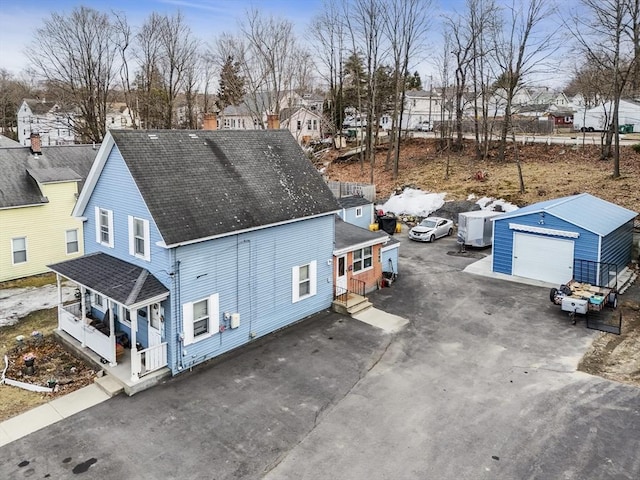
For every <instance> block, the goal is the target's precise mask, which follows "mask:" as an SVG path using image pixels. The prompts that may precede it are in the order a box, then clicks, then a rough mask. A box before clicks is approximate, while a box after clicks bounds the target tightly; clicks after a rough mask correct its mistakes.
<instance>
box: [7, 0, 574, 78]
mask: <svg viewBox="0 0 640 480" xmlns="http://www.w3.org/2000/svg"><path fill="white" fill-rule="evenodd" d="M432 1H433V4H434V6H435V7H434V24H433V29H434V32H433V35H432V36H431V38H432V41H433V42H440V41H441V37H442V35H441V33H440V32H441V27H440V25H439V19H440V18H441V16H440V14H442V13H443V12H444V9H446V10H451V9H454V8H456V7H462V6H463V5H464V3H465V2H464V0H432ZM566 1H567V2H570V3H573V2H575V0H566ZM498 3H510V2H509V0H502V1H501V0H498ZM0 4H1V6H0V68H4V69H6V70H9V71H10V72H11V73H13V74H14V75H19V74H20V73H21V72H22V71H24V69H25V68H26V67H27V59H26V57H25V54H24V52H25V50H26V49H27V48H28V47H29V46H30V45H31V40H32V36H33V34H34V32H35V30H36V29H37V28H38V27H40V26H42V25H43V20H44V19H46V18H49V16H50V15H51V13H52V12H54V11H55V12H57V13H62V14H64V13H69V12H71V11H72V10H73V8H74V7H77V6H80V5H85V6H88V7H91V8H95V9H96V10H99V11H102V12H109V11H110V10H116V11H124V12H126V14H127V19H128V21H129V23H130V24H131V25H132V26H133V27H137V26H140V25H141V24H142V23H143V22H144V21H145V20H146V18H147V17H148V16H149V14H150V13H151V12H158V13H160V14H165V13H166V14H174V13H175V12H177V11H178V10H180V12H182V14H183V15H184V17H185V19H186V23H187V24H188V25H189V27H190V28H191V30H192V31H193V33H194V34H195V35H196V36H197V37H198V38H199V39H201V40H202V41H204V42H212V41H213V39H214V38H215V37H216V36H217V35H218V34H220V33H221V32H223V31H225V32H234V31H235V30H236V27H237V23H238V20H239V19H241V18H243V17H244V13H245V12H246V10H247V9H249V8H251V7H256V8H258V9H259V10H261V11H263V12H266V13H271V14H274V15H276V16H280V17H284V18H287V19H288V20H290V21H292V22H293V23H294V25H295V29H296V33H297V35H298V37H299V38H300V39H301V40H303V41H304V39H305V37H307V38H311V35H310V34H309V33H308V25H309V23H310V20H311V18H312V17H313V16H314V15H316V14H318V13H319V12H320V11H321V10H322V4H323V1H322V0H304V1H301V0H109V1H108V2H107V1H105V0H101V1H96V0H84V1H78V0H57V1H55V2H53V1H51V0H29V1H16V0H14V1H11V0H0ZM310 50H311V51H313V48H311V49H310ZM430 51H431V52H435V51H439V49H438V48H436V47H431V48H430ZM435 68H436V67H434V66H433V65H432V64H430V63H429V62H428V61H422V62H420V63H419V64H417V65H415V68H413V69H412V70H418V71H419V73H420V74H421V76H422V80H423V85H424V86H425V88H427V87H428V85H427V84H428V82H429V80H428V78H429V75H434V81H435V78H436V77H437V73H436V71H435V70H434V69H435ZM549 80H550V82H551V83H558V81H557V80H552V79H549Z"/></svg>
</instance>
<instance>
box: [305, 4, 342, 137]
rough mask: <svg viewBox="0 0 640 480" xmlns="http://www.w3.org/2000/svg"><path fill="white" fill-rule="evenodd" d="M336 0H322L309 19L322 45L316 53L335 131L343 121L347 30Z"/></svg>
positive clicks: (331, 123) (331, 124)
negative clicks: (324, 82) (318, 10)
mask: <svg viewBox="0 0 640 480" xmlns="http://www.w3.org/2000/svg"><path fill="white" fill-rule="evenodd" d="M338 1H339V0H327V1H325V2H324V5H323V7H324V8H323V11H322V13H321V14H320V15H318V16H317V17H315V18H314V19H313V21H312V23H311V31H312V32H313V35H314V37H315V39H316V40H317V41H318V42H319V44H320V45H321V46H322V48H321V49H320V51H319V52H318V57H319V59H320V62H321V64H322V66H323V69H322V71H321V75H322V77H323V78H324V80H325V81H326V82H327V85H328V87H329V92H328V97H329V98H328V110H329V112H328V114H329V117H330V122H329V125H330V128H331V130H332V133H333V134H334V135H335V134H337V133H338V132H339V131H340V128H341V127H342V122H343V121H344V107H345V105H344V97H343V90H344V57H345V52H346V47H345V44H346V40H347V39H346V32H345V25H344V22H343V20H342V15H341V10H340V7H339V5H338Z"/></svg>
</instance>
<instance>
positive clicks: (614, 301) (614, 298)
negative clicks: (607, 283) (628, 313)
mask: <svg viewBox="0 0 640 480" xmlns="http://www.w3.org/2000/svg"><path fill="white" fill-rule="evenodd" d="M608 301H609V306H610V307H611V308H618V295H616V294H615V292H611V293H610V294H609V299H608Z"/></svg>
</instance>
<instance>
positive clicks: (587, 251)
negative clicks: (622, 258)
mask: <svg viewBox="0 0 640 480" xmlns="http://www.w3.org/2000/svg"><path fill="white" fill-rule="evenodd" d="M539 221H540V215H539V214H538V213H537V212H536V213H531V214H529V215H523V216H519V217H514V218H504V219H501V218H498V219H496V220H495V221H494V226H493V271H494V272H498V273H506V274H507V275H511V272H512V267H513V264H512V260H513V234H514V230H511V229H509V223H516V224H519V225H527V226H533V227H542V228H549V229H554V230H563V231H567V232H578V233H579V234H580V236H579V237H578V238H575V239H574V238H572V239H570V240H573V241H574V258H580V259H582V260H591V261H598V260H599V255H598V243H599V237H598V235H596V234H594V233H592V232H589V231H587V230H585V229H583V228H580V227H578V226H576V225H573V224H571V223H569V222H566V221H564V220H561V219H559V218H557V217H554V216H553V215H551V214H549V213H546V215H545V217H544V225H540V223H539ZM529 234H530V235H536V234H533V233H529ZM541 236H544V235H541ZM552 238H553V237H552ZM558 238H566V237H558ZM539 254H540V255H545V252H539Z"/></svg>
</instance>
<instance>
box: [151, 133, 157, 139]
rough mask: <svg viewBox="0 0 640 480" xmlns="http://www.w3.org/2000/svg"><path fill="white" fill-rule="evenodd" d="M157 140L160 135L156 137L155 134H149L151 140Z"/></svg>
mask: <svg viewBox="0 0 640 480" xmlns="http://www.w3.org/2000/svg"><path fill="white" fill-rule="evenodd" d="M157 139H158V135H156V134H155V133H150V134H149V140H157Z"/></svg>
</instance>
